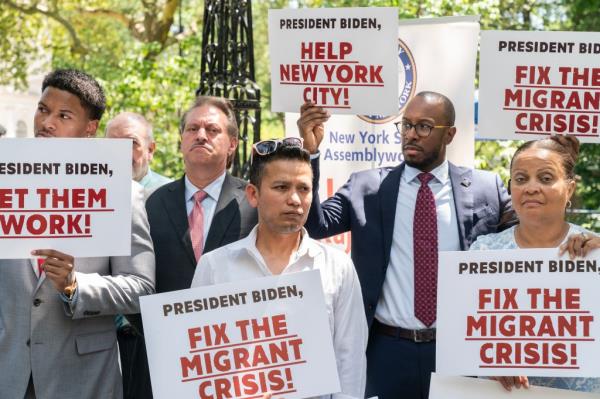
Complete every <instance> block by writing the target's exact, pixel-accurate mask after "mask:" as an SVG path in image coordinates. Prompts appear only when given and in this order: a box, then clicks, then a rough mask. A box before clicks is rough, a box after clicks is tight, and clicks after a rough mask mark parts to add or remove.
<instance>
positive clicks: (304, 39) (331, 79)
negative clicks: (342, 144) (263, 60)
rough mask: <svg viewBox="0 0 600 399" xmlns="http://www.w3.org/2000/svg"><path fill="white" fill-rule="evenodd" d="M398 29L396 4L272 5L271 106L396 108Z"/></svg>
mask: <svg viewBox="0 0 600 399" xmlns="http://www.w3.org/2000/svg"><path fill="white" fill-rule="evenodd" d="M397 31H398V18H397V10H396V9H395V8H331V9H326V8H313V9H299V10H293V9H286V10H269V46H270V47H269V48H270V56H271V83H272V89H271V104H272V105H271V109H272V110H273V111H291V112H297V111H298V110H299V109H300V105H302V104H303V103H304V102H305V101H312V102H313V103H314V104H317V105H319V106H322V107H324V108H327V109H329V110H330V111H331V112H332V113H338V114H360V113H366V114H367V113H371V114H372V113H381V112H383V113H386V114H394V113H396V112H397V111H398V104H397V101H398V56H397V50H398V46H397ZM374 44H376V45H374Z"/></svg>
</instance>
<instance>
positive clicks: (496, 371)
mask: <svg viewBox="0 0 600 399" xmlns="http://www.w3.org/2000/svg"><path fill="white" fill-rule="evenodd" d="M557 251H558V250H557V249H554V248H552V249H528V250H503V251H467V252H440V257H439V265H440V267H439V272H438V317H437V326H438V327H437V328H438V331H437V348H436V351H437V360H436V364H437V369H436V371H437V372H439V373H442V374H454V375H529V376H563V377H575V376H577V377H598V376H600V346H599V345H598V343H597V339H598V338H599V336H600V327H599V323H598V321H597V320H596V318H597V317H598V315H599V314H600V290H598V285H599V284H600V276H599V273H600V262H599V260H600V251H595V252H592V253H591V254H590V255H589V256H588V257H587V258H585V259H581V258H578V259H575V260H570V259H568V258H558V253H557Z"/></svg>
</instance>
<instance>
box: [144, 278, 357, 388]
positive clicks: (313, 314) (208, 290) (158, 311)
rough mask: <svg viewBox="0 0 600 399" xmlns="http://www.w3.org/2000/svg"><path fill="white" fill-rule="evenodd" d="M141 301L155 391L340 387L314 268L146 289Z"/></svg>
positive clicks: (318, 282) (323, 303) (319, 283)
mask: <svg viewBox="0 0 600 399" xmlns="http://www.w3.org/2000/svg"><path fill="white" fill-rule="evenodd" d="M140 304H141V308H142V318H143V320H144V333H145V340H146V347H147V348H148V363H149V366H150V376H151V379H152V392H153V394H154V397H155V398H156V399H170V398H181V399H193V398H197V399H218V398H240V399H251V398H252V399H259V398H261V397H262V395H263V393H266V392H272V393H273V398H274V399H279V398H283V397H285V398H286V399H295V398H307V397H313V396H317V395H323V394H329V393H335V392H339V391H340V383H339V379H338V374H337V368H336V361H335V356H334V351H333V343H332V339H331V331H330V328H329V322H328V317H327V310H326V308H325V298H324V295H323V288H322V285H321V277H320V272H319V271H318V270H314V271H309V272H302V273H291V274H284V275H280V276H273V277H264V278H259V279H253V280H242V281H237V282H232V283H227V284H219V285H211V286H206V287H200V288H192V289H188V290H181V291H174V292H168V293H164V294H158V295H148V296H145V297H142V298H140ZM343 333H349V332H343Z"/></svg>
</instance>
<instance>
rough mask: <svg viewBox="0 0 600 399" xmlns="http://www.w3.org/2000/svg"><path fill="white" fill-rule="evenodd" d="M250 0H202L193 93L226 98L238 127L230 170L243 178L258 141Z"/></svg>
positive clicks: (256, 91) (258, 123)
mask: <svg viewBox="0 0 600 399" xmlns="http://www.w3.org/2000/svg"><path fill="white" fill-rule="evenodd" d="M251 3H252V2H251V0H205V3H204V27H203V29H202V59H201V66H200V85H199V87H198V90H197V91H196V95H200V94H202V95H212V96H222V97H225V98H228V99H229V100H231V102H232V103H233V106H234V108H235V111H236V116H237V121H238V125H239V127H240V137H239V139H240V143H239V146H238V151H237V153H236V154H235V157H234V158H233V159H232V160H230V162H231V164H232V173H233V174H234V175H235V176H240V177H246V176H245V175H246V172H247V170H246V168H245V165H247V161H248V159H249V151H250V147H251V144H252V143H255V142H257V141H259V140H260V89H259V87H258V85H257V84H256V78H255V74H254V46H253V40H252V7H251Z"/></svg>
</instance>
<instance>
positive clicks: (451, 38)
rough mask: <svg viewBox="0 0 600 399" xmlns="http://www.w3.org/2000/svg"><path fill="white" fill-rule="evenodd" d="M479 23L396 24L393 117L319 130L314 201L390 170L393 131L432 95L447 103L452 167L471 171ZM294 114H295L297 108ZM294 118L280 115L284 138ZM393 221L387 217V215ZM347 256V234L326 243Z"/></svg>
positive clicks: (362, 118)
mask: <svg viewBox="0 0 600 399" xmlns="http://www.w3.org/2000/svg"><path fill="white" fill-rule="evenodd" d="M478 39H479V23H478V20H477V18H476V17H446V18H425V19H415V20H402V21H400V25H399V28H398V33H397V49H398V53H397V57H398V61H399V62H400V64H401V68H400V70H399V72H398V82H399V86H400V88H401V89H400V93H399V95H398V98H397V99H396V101H395V104H396V107H397V109H396V111H395V112H394V113H392V114H387V115H386V114H385V113H383V112H384V111H383V110H381V111H378V112H376V113H375V114H370V115H359V116H348V115H333V116H332V117H331V118H330V119H329V121H328V122H327V123H326V124H325V135H324V138H323V142H322V143H321V145H320V148H319V150H320V153H321V155H320V161H319V162H320V180H319V196H320V198H321V200H322V201H323V200H325V199H326V198H329V197H331V196H332V195H333V194H334V193H335V192H336V191H337V190H338V188H339V187H341V186H342V185H343V184H344V183H345V182H346V181H347V180H348V178H349V177H350V174H352V173H353V172H357V171H360V170H365V169H371V168H380V167H385V166H396V165H398V164H400V162H402V140H401V136H400V134H399V133H398V131H397V130H396V127H395V126H394V122H396V121H399V120H400V116H401V115H402V113H403V112H404V108H405V107H406V104H407V103H408V101H409V100H410V99H412V98H413V97H414V95H415V94H417V93H418V92H421V91H436V92H439V93H442V94H444V95H446V96H447V97H448V98H450V100H451V101H452V102H453V104H454V107H455V111H456V121H455V126H456V129H457V134H456V135H455V136H454V139H453V141H452V143H451V144H450V145H449V146H448V147H447V149H446V154H447V156H448V159H449V160H450V161H451V162H453V163H454V164H456V165H464V166H473V159H474V116H473V113H474V107H473V103H474V94H473V93H474V92H473V88H474V80H475V63H476V59H477V43H478ZM298 110H299V108H298ZM298 117H299V114H297V113H296V114H292V113H288V114H286V120H285V122H286V123H285V128H286V135H288V136H297V135H298V128H297V126H296V121H297V120H298ZM392 217H393V215H392ZM326 241H327V242H328V243H330V244H333V245H336V246H338V247H340V248H342V249H344V250H346V251H347V252H349V250H350V242H351V238H350V233H344V234H341V235H338V236H335V237H331V238H328V239H326Z"/></svg>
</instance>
